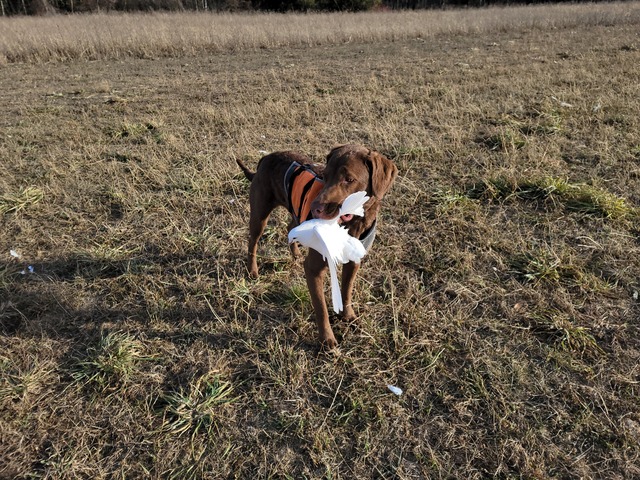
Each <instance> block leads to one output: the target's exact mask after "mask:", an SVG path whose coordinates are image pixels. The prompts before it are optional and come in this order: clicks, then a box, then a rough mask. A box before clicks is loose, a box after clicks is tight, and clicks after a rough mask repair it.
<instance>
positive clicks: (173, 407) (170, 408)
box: [160, 374, 234, 439]
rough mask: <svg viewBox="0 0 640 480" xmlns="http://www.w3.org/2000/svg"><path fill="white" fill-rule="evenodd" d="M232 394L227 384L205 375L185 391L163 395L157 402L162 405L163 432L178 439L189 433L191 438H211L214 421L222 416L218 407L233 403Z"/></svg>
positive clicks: (214, 426) (216, 377)
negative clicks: (201, 436) (199, 435)
mask: <svg viewBox="0 0 640 480" xmlns="http://www.w3.org/2000/svg"><path fill="white" fill-rule="evenodd" d="M232 392H233V387H232V385H231V384H230V383H229V382H225V381H222V380H220V378H219V377H218V376H217V375H213V374H207V375H203V376H202V377H200V378H199V379H198V380H196V381H195V383H193V384H191V385H190V386H189V388H188V389H186V390H184V389H182V388H180V389H179V390H178V391H175V392H170V393H168V394H166V395H163V396H162V397H161V399H160V402H161V404H163V405H164V406H163V421H162V431H163V432H165V433H168V434H170V435H177V436H182V435H184V434H189V435H190V437H191V439H193V438H194V437H195V436H196V435H198V434H203V435H206V436H207V437H209V438H211V437H212V435H213V434H214V430H215V428H216V421H217V419H218V418H220V417H221V416H222V415H223V410H222V409H221V407H222V406H223V405H225V404H228V403H230V402H233V401H234V398H233V397H231V394H232ZM217 433H219V432H217Z"/></svg>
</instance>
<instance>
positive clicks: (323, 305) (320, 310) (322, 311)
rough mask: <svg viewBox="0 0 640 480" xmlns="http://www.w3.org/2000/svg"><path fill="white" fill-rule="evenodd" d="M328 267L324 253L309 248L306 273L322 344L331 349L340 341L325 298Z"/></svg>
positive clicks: (305, 267) (305, 265) (305, 262)
mask: <svg viewBox="0 0 640 480" xmlns="http://www.w3.org/2000/svg"><path fill="white" fill-rule="evenodd" d="M327 268H328V267H327V264H326V262H325V261H324V259H323V258H322V255H320V254H319V253H318V252H316V251H315V250H313V249H309V254H308V255H307V258H305V260H304V273H305V277H306V278H307V286H308V287H309V293H310V294H311V303H312V304H313V310H314V312H315V315H316V325H317V326H318V336H319V337H320V345H321V346H322V347H324V348H327V349H329V350H331V349H333V348H336V347H337V346H338V342H337V341H336V337H335V336H334V335H333V330H332V329H331V324H330V323H329V311H328V310H327V302H326V301H325V299H324V274H325V272H326V271H327Z"/></svg>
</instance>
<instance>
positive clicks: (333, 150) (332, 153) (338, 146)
mask: <svg viewBox="0 0 640 480" xmlns="http://www.w3.org/2000/svg"><path fill="white" fill-rule="evenodd" d="M343 147H346V145H341V144H337V143H334V144H333V147H331V151H330V152H329V154H328V155H327V162H328V161H329V160H330V159H331V157H333V156H334V155H335V154H336V152H337V151H338V150H340V149H341V148H343Z"/></svg>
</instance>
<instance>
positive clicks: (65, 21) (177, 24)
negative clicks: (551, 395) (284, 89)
mask: <svg viewBox="0 0 640 480" xmlns="http://www.w3.org/2000/svg"><path fill="white" fill-rule="evenodd" d="M472 12H473V13H469V12H468V11H465V10H446V11H439V10H435V11H430V10H426V11H411V12H409V11H405V12H403V11H399V12H365V13H362V12H361V13H310V14H304V15H301V14H295V13H291V14H264V13H261V14H252V13H223V14H203V13H193V12H182V13H154V14H121V13H113V14H111V13H109V14H106V13H102V14H91V15H66V16H50V17H13V18H5V17H2V18H0V65H2V64H3V63H13V62H50V61H56V62H57V61H68V60H73V59H85V60H96V59H119V58H126V57H138V58H156V57H167V56H171V57H183V56H191V55H198V54H201V53H205V52H209V53H210V52H237V51H242V50H247V49H258V48H274V47H283V46H286V47H308V46H317V45H341V44H350V43H359V42H380V41H383V42H388V41H399V40H407V39H415V38H430V37H433V36H434V35H441V34H450V33H460V34H478V33H489V32H501V31H502V32H504V31H514V32H517V31H522V30H528V29H539V28H541V29H553V28H572V27H574V26H579V25H582V26H585V25H590V26H599V25H622V24H629V25H637V24H638V23H640V3H638V2H624V3H606V4H590V5H552V6H549V5H543V6H540V5H531V6H520V7H509V8H505V7H491V8H485V9H481V10H473V11H472Z"/></svg>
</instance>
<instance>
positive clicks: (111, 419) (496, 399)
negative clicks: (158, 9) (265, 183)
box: [0, 4, 640, 479]
mask: <svg viewBox="0 0 640 480" xmlns="http://www.w3.org/2000/svg"><path fill="white" fill-rule="evenodd" d="M633 5H635V4H633ZM629 6H630V8H631V7H632V5H629ZM587 10H588V9H587ZM587 10H585V11H587ZM458 14H460V13H458ZM407 15H408V14H407ZM460 15H461V14H460ZM95 18H96V17H87V18H84V20H85V21H89V22H90V21H93V20H94V19H95ZM103 18H111V17H103ZM135 18H143V17H135ZM149 18H162V16H152V17H149ZM282 18H284V17H282ZM337 18H342V17H337ZM23 20H24V21H26V19H20V21H23ZM79 20H80V19H76V18H73V19H66V18H65V19H60V21H65V22H66V21H79ZM121 20H122V21H125V20H126V21H129V17H121ZM16 21H18V19H17V20H16ZM43 21H44V22H47V21H49V22H51V21H53V19H44V20H43ZM0 31H2V30H1V29H0ZM637 38H638V37H637V25H626V24H624V22H623V23H622V24H620V25H599V26H597V25H596V26H594V25H591V24H589V25H588V26H580V25H573V26H572V27H571V28H549V29H547V28H537V29H526V28H525V29H522V30H519V29H518V28H509V29H506V30H491V31H485V32H475V33H454V34H442V35H438V36H434V37H431V38H428V39H425V38H422V39H416V38H413V39H403V40H400V39H398V40H397V41H395V42H371V43H367V42H366V41H362V42H359V43H357V44H339V45H333V46H329V45H323V46H306V47H304V48H288V47H282V48H278V49H275V48H274V49H268V50H260V51H252V50H249V51H243V52H236V53H234V54H233V55H231V54H228V53H219V54H218V53H211V54H204V53H202V54H200V55H195V54H194V55H193V56H191V57H189V58H186V57H185V58H175V59H171V58H166V59H158V58H155V59H135V58H125V57H122V58H121V59H120V60H119V61H113V60H97V61H92V62H84V61H72V62H67V63H64V64H61V63H43V64H37V65H34V64H30V63H26V64H11V65H8V66H6V67H4V68H2V69H0V82H1V83H2V85H3V91H2V96H0V107H1V109H2V112H3V115H2V116H0V158H1V159H2V175H0V209H1V210H0V477H2V478H51V479H54V478H55V479H65V478H74V479H75V478H114V477H118V478H401V479H411V478H489V477H498V478H611V479H614V478H635V477H638V476H639V475H640V469H639V467H638V465H639V464H640V446H639V442H640V407H639V406H638V400H637V399H638V395H639V393H640V392H639V386H638V382H639V381H640V368H639V365H640V355H639V352H640V344H639V342H638V338H640V331H639V328H638V318H640V303H639V300H638V292H639V291H640V282H639V280H638V279H639V278H640V244H639V243H638V236H639V234H640V232H639V230H638V224H639V223H638V222H639V218H638V206H640V195H639V192H640V167H639V166H638V165H639V163H638V162H639V161H640V143H639V140H638V139H640V123H639V120H638V119H639V118H640V115H639V112H640V100H639V99H640V95H639V91H638V85H640V77H639V73H638V72H639V70H638V69H637V67H636V66H637V65H638V64H640V54H639V52H638V49H637V48H636V46H637V41H638V40H637ZM34 58H35V57H34ZM42 58H44V56H43V57H42ZM567 105H570V106H567ZM347 141H349V142H362V143H365V144H367V145H370V146H372V147H375V148H377V149H379V150H381V151H383V152H385V153H386V154H387V155H389V156H390V157H391V158H393V159H394V161H395V162H396V163H397V165H398V167H399V169H400V175H399V177H398V180H397V183H396V185H395V186H394V189H393V191H392V192H391V194H390V195H389V197H388V198H387V201H386V205H385V207H384V209H383V211H382V218H381V224H380V233H379V236H378V239H377V240H376V243H375V245H374V248H373V250H372V251H371V253H370V254H369V255H368V257H367V258H366V262H365V264H364V266H363V268H362V270H361V276H360V277H359V279H358V284H357V288H356V298H355V300H356V303H357V311H358V313H359V318H358V321H357V322H356V323H355V324H353V325H345V324H341V323H340V322H339V321H338V320H336V321H335V322H334V323H335V328H336V331H337V332H336V333H337V334H338V336H339V340H340V342H341V346H340V350H339V352H337V353H336V354H331V355H327V354H322V353H320V352H319V351H318V350H317V347H316V333H315V326H314V325H313V323H312V322H311V321H310V318H311V315H312V308H311V306H310V302H309V297H308V293H307V291H306V288H305V281H304V278H303V273H302V268H301V266H300V265H299V264H296V263H295V262H293V261H292V260H291V259H290V257H289V254H288V249H287V246H286V237H285V226H286V215H284V213H282V212H281V214H278V215H276V216H275V218H274V219H273V220H272V222H271V223H270V225H269V228H268V230H267V232H266V234H265V240H264V242H263V244H262V247H261V250H260V255H261V259H260V265H261V267H262V276H261V278H260V279H259V280H258V281H250V280H249V279H248V278H247V275H246V270H245V265H244V258H245V253H244V252H245V248H246V243H245V242H246V236H247V214H248V205H247V193H248V185H247V182H246V181H245V180H244V179H243V176H242V175H241V174H240V172H239V171H238V169H237V167H236V165H235V162H234V159H235V158H243V159H244V160H245V161H247V162H248V163H249V164H251V165H255V163H256V162H257V160H258V158H259V157H260V153H259V151H261V150H267V151H272V150H281V149H299V150H302V151H304V152H307V153H308V154H310V155H311V156H313V157H314V158H315V159H317V160H322V159H323V157H324V155H326V153H327V152H328V151H329V149H330V148H331V146H332V145H333V144H334V143H338V142H347ZM591 207H593V208H591ZM10 250H14V251H15V252H16V253H17V254H19V255H20V257H19V258H16V257H14V256H11V255H10V253H9V252H10ZM29 266H31V267H33V270H34V273H30V272H29V269H28V267H29ZM387 384H392V385H397V386H399V387H401V388H402V389H403V390H404V393H403V395H402V396H400V397H397V396H395V395H394V394H393V393H391V392H390V391H388V389H387V387H386V385H387Z"/></svg>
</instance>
